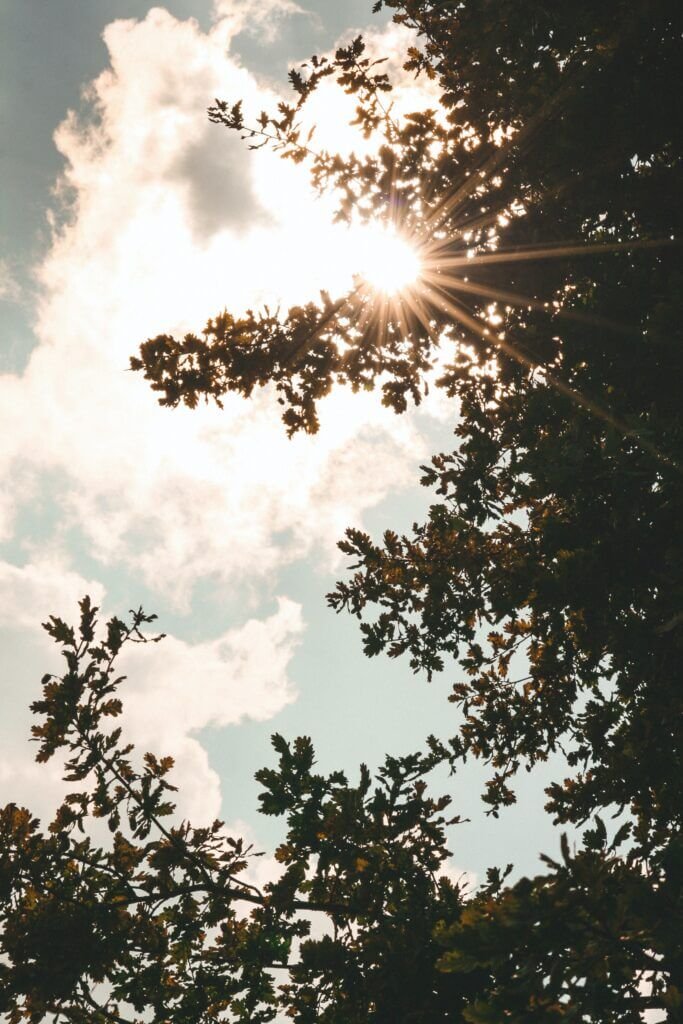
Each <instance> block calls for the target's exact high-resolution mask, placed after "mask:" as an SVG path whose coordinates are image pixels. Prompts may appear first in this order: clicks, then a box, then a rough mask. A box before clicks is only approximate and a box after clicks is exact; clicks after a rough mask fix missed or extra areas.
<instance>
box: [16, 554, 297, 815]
mask: <svg viewBox="0 0 683 1024" xmlns="http://www.w3.org/2000/svg"><path fill="white" fill-rule="evenodd" d="M86 593H89V594H90V595H91V597H92V599H93V601H94V602H95V603H97V604H100V603H101V602H102V601H103V600H104V599H105V592H104V587H103V586H102V585H101V583H99V582H98V581H97V580H88V579H85V578H84V577H83V576H81V575H80V574H79V573H76V572H73V571H69V570H67V569H65V568H64V567H63V566H61V565H60V564H59V563H58V562H56V561H52V562H43V563H27V564H26V565H24V566H21V567H20V566H15V565H11V564H10V563H7V562H0V605H1V606H2V607H3V609H4V614H3V623H2V626H3V629H4V631H5V632H6V633H7V631H9V630H14V631H20V637H19V643H18V644H17V646H19V645H20V650H21V661H22V668H21V669H20V672H19V674H17V675H14V673H12V675H11V676H10V674H9V673H8V677H7V678H6V680H5V687H4V693H3V705H4V707H3V722H4V724H5V726H11V727H12V728H11V730H9V731H8V735H7V736H6V737H5V752H7V745H8V743H9V744H10V746H11V748H12V756H11V757H4V758H2V759H0V794H1V796H0V799H2V798H3V797H5V798H6V799H7V800H10V799H11V800H13V801H15V802H17V801H20V802H21V801H26V802H28V803H29V804H31V798H33V800H34V805H35V801H36V800H37V802H38V805H39V809H40V812H41V813H42V814H43V815H45V814H48V815H49V813H50V812H51V810H52V809H54V806H55V805H56V803H57V801H58V799H59V798H60V796H61V795H62V794H63V792H64V787H63V786H62V785H61V782H60V775H59V766H58V764H57V762H54V763H53V764H51V765H50V766H48V767H47V768H46V769H42V768H41V767H40V766H37V765H35V764H34V763H33V761H32V754H33V750H32V748H30V747H29V745H28V743H27V742H26V739H27V738H28V734H29V716H28V714H27V702H28V701H29V700H31V699H34V698H35V697H37V696H38V679H39V678H40V676H41V675H42V674H43V673H44V672H45V671H49V670H52V671H53V672H55V673H59V672H60V671H61V670H62V664H61V660H60V659H59V658H58V655H57V649H56V648H55V647H54V645H53V643H52V641H51V640H50V639H49V638H48V637H47V635H45V638H44V639H41V634H40V632H37V631H36V626H37V624H38V623H39V622H41V621H45V620H47V618H48V617H49V615H50V614H51V613H53V612H54V611H55V610H58V612H59V614H60V616H61V617H62V618H64V619H66V621H67V622H70V623H75V622H77V621H78V601H79V600H80V599H81V597H83V595H84V594H86ZM303 630H304V624H303V620H302V615H301V608H300V606H299V605H298V604H296V603H295V602H293V601H291V600H289V599H288V598H280V599H278V601H277V607H276V609H275V611H274V612H273V613H272V614H271V615H270V616H268V617H267V618H265V619H261V620H258V619H251V620H249V621H247V622H246V623H244V624H243V625H242V626H240V627H237V628H228V629H226V630H225V631H224V632H223V633H222V634H221V635H219V636H218V637H216V638H214V639H213V640H211V641H208V642H203V643H194V644H192V643H188V642H186V641H184V640H181V639H179V638H178V637H176V636H172V635H171V636H166V637H165V638H164V640H163V641H161V642H160V643H158V644H146V645H135V646H133V647H130V646H129V647H128V648H124V651H123V652H122V654H121V655H120V657H119V661H118V669H119V670H120V672H121V673H122V674H125V675H127V677H128V678H127V680H126V681H125V682H124V683H123V684H121V688H120V696H121V698H122V700H123V703H124V719H123V725H124V728H125V731H126V735H127V737H128V738H129V739H130V740H132V741H133V742H134V743H136V744H137V745H138V747H139V753H140V754H141V753H143V752H144V751H146V750H152V751H154V752H155V753H157V754H159V755H164V754H168V753H170V754H171V755H172V756H173V757H174V758H175V759H176V769H175V772H174V781H176V782H177V783H178V784H179V788H180V796H179V810H180V813H182V814H183V815H184V816H187V817H190V818H191V820H192V821H193V822H206V821H211V820H213V819H214V818H215V817H216V816H217V815H218V814H219V811H220V802H221V794H220V781H219V779H218V776H217V774H216V772H215V771H214V770H213V769H212V768H211V767H210V764H209V760H208V757H207V754H206V751H205V750H204V749H203V747H202V746H201V742H200V738H199V734H200V732H201V730H202V729H204V728H207V727H208V726H218V727H220V726H226V725H236V724H238V723H239V722H241V721H243V720H244V719H245V718H250V719H253V720H256V721H263V720H266V719H269V718H272V717H274V716H275V715H277V714H278V712H279V711H281V710H282V709H283V708H284V707H285V706H286V705H287V704H289V703H291V701H293V700H294V699H295V697H296V689H295V686H294V684H293V682H292V681H291V680H290V678H289V674H288V673H289V664H290V661H291V659H292V656H293V654H294V652H295V650H296V647H297V645H298V643H299V642H300V640H301V637H302V634H303ZM15 643H16V639H15ZM48 646H49V648H51V650H50V651H48ZM36 669H37V670H36Z"/></svg>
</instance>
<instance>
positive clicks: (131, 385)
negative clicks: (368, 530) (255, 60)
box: [0, 2, 424, 817]
mask: <svg viewBox="0 0 683 1024" xmlns="http://www.w3.org/2000/svg"><path fill="white" fill-rule="evenodd" d="M294 6H295V5H293V4H291V3H286V2H279V3H278V2H274V3H270V4H268V3H265V2H263V3H260V4H257V5H256V6H254V5H253V4H249V5H245V4H240V3H226V2H222V3H220V4H218V5H217V6H216V10H215V14H216V19H217V20H216V22H215V24H214V26H213V27H212V29H211V30H210V31H208V32H203V31H202V30H201V29H200V27H199V25H198V24H197V22H195V21H193V20H188V21H179V20H177V19H175V18H174V17H173V16H172V15H171V14H169V13H168V12H167V11H165V10H163V9H162V8H154V9H152V10H151V11H150V12H149V14H148V15H147V17H146V18H144V19H143V20H141V21H135V20H120V21H116V22H114V23H112V24H110V25H109V26H108V27H107V29H106V31H105V33H104V41H105V44H106V47H107V50H108V54H109V66H108V67H107V69H106V70H105V71H103V72H102V74H101V75H99V76H98V78H97V79H96V80H95V81H94V82H93V83H91V85H90V86H89V87H88V89H87V91H86V94H85V101H86V108H87V109H86V116H85V118H83V119H79V118H78V117H77V116H76V115H75V114H69V116H68V117H66V119H65V120H64V122H63V123H62V125H61V126H60V127H59V129H58V131H57V133H56V136H55V141H56V144H57V147H58V149H59V151H60V153H61V154H62V157H63V160H64V172H63V174H62V176H61V179H60V182H59V185H58V188H57V191H56V194H57V196H58V197H60V202H61V203H62V204H63V207H62V209H61V214H60V216H59V217H57V218H55V224H59V225H61V226H59V227H55V229H54V238H53V242H52V245H51V248H50V250H49V252H48V253H47V255H46V257H45V258H44V260H43V261H42V263H41V265H40V266H39V267H38V268H36V280H37V282H38V287H39V292H40V299H39V304H38V307H37V310H36V316H35V324H36V327H35V334H36V347H35V349H34V351H33V353H32V355H31V358H30V361H29V363H28V366H27V368H26V370H25V371H24V372H23V373H22V374H21V375H17V374H5V375H2V376H0V432H1V434H2V438H3V445H2V447H1V448H0V480H1V481H2V486H1V487H0V540H2V541H5V542H11V543H13V544H14V545H15V549H16V550H18V551H21V550H22V548H23V551H24V554H25V553H26V551H29V552H30V561H29V562H27V563H26V564H24V565H23V566H18V565H11V564H9V563H5V564H4V565H0V597H2V598H3V606H4V608H5V612H4V620H5V622H4V624H5V626H6V627H9V628H11V629H13V630H15V634H14V636H15V640H14V641H13V643H14V644H15V648H14V649H15V650H18V649H19V648H18V647H17V646H16V645H17V644H20V645H24V647H23V648H22V656H25V657H28V656H27V655H26V651H27V650H28V641H27V640H26V638H25V636H24V634H25V633H26V630H27V628H29V627H31V628H33V629H34V630H36V635H38V636H40V633H39V631H38V630H37V623H38V622H39V621H40V620H41V619H44V618H45V617H46V616H47V615H48V614H50V613H52V612H56V613H58V614H60V615H64V616H66V615H68V613H69V609H70V608H74V610H75V602H76V600H77V599H78V598H79V597H80V596H82V594H83V593H84V592H86V591H89V592H90V593H91V594H92V595H93V596H94V597H95V599H96V600H101V599H102V598H103V597H104V596H105V595H104V588H103V585H102V582H100V580H104V581H105V582H106V581H107V580H108V579H109V578H110V577H111V576H112V574H127V578H128V579H129V580H130V586H131V588H132V587H133V586H134V585H135V584H136V583H138V582H139V584H141V585H142V584H144V585H146V586H147V587H149V588H151V589H153V590H154V591H155V592H156V593H157V594H158V595H160V596H161V598H162V599H165V600H167V601H168V602H169V603H170V604H173V605H175V607H176V609H179V610H181V611H183V612H189V611H190V610H191V607H192V603H191V602H192V595H193V588H194V587H195V585H196V584H197V583H198V581H201V580H205V579H207V578H210V579H211V580H212V581H215V582H218V583H219V584H220V583H222V584H224V585H227V584H228V583H229V585H230V588H231V591H232V592H233V593H236V594H238V596H239V600H240V601H241V602H242V604H243V606H245V605H248V604H249V602H250V601H251V600H252V597H253V598H254V601H253V605H254V609H255V608H256V606H257V598H258V599H260V598H262V597H266V598H270V596H271V591H272V590H273V589H275V586H276V585H275V580H276V573H277V570H279V569H280V568H282V567H283V566H285V565H287V564H290V563H291V562H292V561H293V560H294V559H298V558H301V557H303V556H307V555H311V553H313V552H318V553H320V552H322V553H323V555H324V557H325V558H326V559H327V560H328V562H330V561H331V560H332V559H333V558H334V557H335V542H336V540H337V539H338V537H339V536H340V534H341V533H342V531H343V529H344V527H345V526H346V525H348V524H349V523H354V522H355V523H357V522H359V521H360V520H361V519H362V516H363V514H364V513H365V512H366V511H367V510H368V509H369V508H371V507H372V506H373V505H375V504H376V503H378V502H379V501H381V500H382V499H383V498H385V497H386V496H387V495H388V494H390V493H392V492H393V493H395V492H396V490H397V489H398V488H400V487H402V486H404V485H406V486H407V485H408V484H409V483H412V482H413V479H414V472H415V465H416V464H417V463H418V461H419V460H420V458H422V457H423V456H424V444H423V440H422V438H421V436H420V433H419V431H418V429H417V428H416V425H415V422H414V421H413V420H411V418H410V417H407V416H406V417H401V418H396V417H394V415H393V414H392V413H390V412H388V411H387V410H385V409H383V408H382V407H381V404H380V402H379V400H378V398H377V397H376V396H373V395H368V394H365V395H355V396H354V395H350V394H349V393H346V392H344V391H338V392H337V393H336V394H334V395H333V396H331V397H330V398H329V400H328V401H327V402H326V403H325V404H324V407H323V409H322V415H321V422H322V426H321V431H320V434H319V435H318V436H316V437H314V438H307V437H297V438H296V439H294V440H293V441H289V440H288V439H287V438H286V436H285V433H284V429H283V427H282V424H281V421H280V410H279V407H278V406H277V403H276V402H275V400H274V398H273V396H272V395H271V394H270V393H269V392H268V391H267V390H266V391H262V392H260V393H259V394H257V395H255V396H254V397H253V398H252V399H251V400H250V401H249V402H245V401H243V400H241V399H239V398H237V397H236V396H231V397H230V398H229V399H228V401H227V402H226V405H225V409H224V410H223V411H220V410H216V409H213V408H208V407H207V408H201V409H199V410H196V411H194V412H190V411H188V410H185V409H178V410H166V409H161V408H159V406H158V405H157V403H156V400H155V398H154V396H153V395H152V394H151V392H150V391H149V389H148V387H147V386H146V384H145V383H144V381H142V380H141V379H140V378H139V377H138V376H137V375H132V374H130V373H128V372H126V367H127V361H128V356H129V355H130V354H132V353H134V352H135V351H136V348H137V345H138V343H139V342H140V341H141V340H144V338H146V337H148V336H150V335H154V334H157V333H160V332H164V331H169V332H183V331H186V330H197V329H198V328H200V327H201V325H202V324H203V323H204V322H205V320H206V319H207V318H208V317H209V316H212V315H214V314H215V313H216V312H217V311H219V310H220V309H222V308H224V307H225V306H227V307H229V308H231V309H232V310H234V311H238V312H239V311H240V310H244V309H246V308H248V307H250V306H258V305H260V304H262V303H264V302H266V301H270V302H273V303H277V302H280V303H283V304H287V303H295V302H301V301H306V300H308V299H310V298H311V297H315V295H316V294H317V290H318V289H319V288H321V287H326V288H330V289H331V290H333V291H334V290H336V289H339V288H342V287H344V286H345V285H346V284H347V283H349V282H350V280H351V276H352V273H353V272H354V271H355V269H356V267H355V257H356V253H355V251H354V244H356V243H355V242H354V241H353V239H352V238H351V237H350V236H349V235H348V233H346V234H345V233H344V230H343V229H342V228H341V227H340V226H338V225H336V226H335V225H334V224H333V222H332V212H333V209H332V200H331V199H325V198H322V199H314V198H313V197H312V194H311V191H310V187H309V183H308V180H307V175H306V172H305V170H304V169H302V168H300V167H295V166H293V165H291V164H289V165H288V164H285V163H283V162H282V161H281V160H279V159H278V158H277V156H276V155H274V154H272V153H269V152H266V151H261V152H258V153H253V152H249V151H248V150H246V149H245V147H244V146H242V145H240V142H239V139H236V138H235V137H233V136H231V135H230V134H229V133H228V132H226V131H225V130H222V129H221V128H219V127H216V126H211V125H209V124H208V123H207V121H206V118H205V115H204V113H203V112H204V109H205V107H206V106H207V104H209V103H211V102H212V101H213V98H214V97H215V96H221V97H226V98H228V99H233V98H234V99H236V98H238V97H243V98H244V100H245V112H246V113H247V116H252V115H253V114H254V113H256V112H258V111H259V110H260V109H262V108H263V107H269V108H271V109H272V108H273V107H274V105H275V104H276V102H277V99H278V97H277V96H276V95H275V94H274V93H273V92H272V91H269V88H268V87H266V86H264V85H263V84H262V83H260V82H259V81H257V79H256V78H255V77H254V76H253V75H251V74H250V73H249V72H248V71H247V70H246V69H245V68H244V67H242V66H241V65H240V64H239V62H238V61H237V59H235V58H233V57H231V55H230V51H229V43H230V40H231V38H232V35H234V33H235V32H236V31H238V30H239V26H240V25H241V26H242V28H243V27H244V25H245V22H244V18H245V16H246V13H247V8H248V11H249V13H250V14H253V15H254V17H255V18H256V20H257V21H258V20H259V19H261V20H262V21H263V23H264V24H266V22H267V19H268V18H269V17H270V16H271V15H272V16H274V15H276V14H287V13H296V12H295V10H294ZM240 19H242V20H241V21H240ZM329 113H330V111H328V114H329ZM332 114H334V111H332ZM46 493H47V494H49V502H48V504H49V510H50V515H49V516H46V517H44V518H45V522H44V523H43V525H42V529H41V530H40V531H36V530H34V531H33V532H32V533H30V535H29V533H27V532H26V530H25V528H24V526H23V523H24V519H26V520H27V521H28V518H29V516H28V513H29V512H32V506H33V504H35V503H36V499H37V495H43V496H44V495H45V494H46ZM318 557H319V555H318ZM16 561H21V559H20V558H19V557H18V556H17V558H16ZM81 565H87V566H88V569H87V571H82V572H79V571H78V569H79V566H81ZM92 576H95V577H97V578H96V579H94V580H93V579H92ZM118 610H119V611H120V609H118ZM301 630H302V625H301V620H300V612H299V610H298V607H297V606H295V605H294V604H293V603H292V602H291V601H288V600H287V599H286V598H283V599H281V601H280V603H279V605H278V609H277V611H276V612H275V613H274V614H273V615H271V616H270V617H269V618H266V619H265V620H263V621H258V620H256V619H254V620H253V621H250V622H248V623H247V624H246V625H242V626H240V628H239V629H236V630H231V629H227V630H225V631H224V632H223V633H222V634H221V635H219V636H216V637H215V638H214V639H212V640H211V641H208V642H206V643H203V644H190V643H187V642H185V641H183V640H181V639H179V638H177V637H176V638H169V639H168V640H167V641H166V642H165V643H164V644H163V645H161V646H160V647H159V648H158V649H157V648H154V649H151V648H150V649H149V650H147V651H146V652H145V653H144V654H143V653H136V655H135V657H134V658H132V660H131V662H130V665H129V674H130V677H131V683H130V685H129V687H128V689H127V691H126V692H127V694H128V697H129V703H130V708H129V710H128V712H127V721H128V722H129V724H130V727H131V729H133V731H134V732H135V735H136V736H137V737H138V738H139V740H140V742H143V741H145V739H146V737H147V738H149V739H150V740H152V739H153V740H155V741H159V742H161V741H164V743H163V745H165V746H167V748H168V752H170V753H173V754H174V755H175V756H176V757H177V759H178V764H179V768H178V772H179V775H180V778H181V779H182V786H183V790H184V792H185V793H186V798H187V800H188V801H189V804H191V806H192V807H193V817H195V816H196V812H197V809H198V808H199V809H200V813H201V814H202V815H204V816H211V815H213V814H215V813H216V810H217V807H218V801H219V795H220V794H219V784H218V779H217V777H216V776H215V773H213V772H212V770H211V768H210V765H209V763H208V758H207V756H206V753H205V751H204V750H203V748H202V746H201V742H200V735H199V734H200V731H201V729H202V728H205V727H206V726H207V725H224V724H227V723H231V722H237V721H240V720H242V718H244V717H245V716H251V717H255V718H264V717H268V716H272V715H274V714H276V713H277V711H278V710H279V709H280V708H282V707H283V706H284V705H285V704H286V703H288V702H289V701H290V700H292V699H293V698H294V694H295V688H294V686H293V684H292V683H291V682H290V680H289V679H288V676H287V665H288V663H289V660H290V658H291V655H292V652H293V650H294V647H295V645H296V643H297V642H298V639H299V638H300V635H301ZM16 631H19V632H16ZM20 634H21V636H20ZM17 637H20V639H18V640H17V639H16V638H17ZM31 642H33V641H31ZM36 642H38V641H36ZM38 643H39V645H40V644H42V641H40V642H38ZM34 646H35V645H34ZM40 650H41V652H42V651H43V650H44V648H43V647H42V646H41V647H40ZM41 657H42V654H41ZM145 659H147V660H145ZM34 660H35V659H34ZM29 661H30V659H29ZM27 664H28V661H27ZM31 664H33V662H31ZM46 667H48V668H49V666H46ZM44 670H45V669H44V668H42V671H44ZM15 678H16V679H18V678H19V677H15ZM25 701H26V692H25V691H24V690H22V688H21V686H20V685H19V684H17V685H12V686H8V687H7V691H6V695H5V702H6V703H5V707H7V706H9V705H10V704H12V702H14V703H15V704H16V703H17V702H21V703H22V706H25ZM6 720H7V721H9V719H8V718H7V717H6ZM22 729H23V726H22ZM22 735H23V732H22ZM21 770H23V769H21ZM16 771H20V766H19V761H17V768H16ZM26 771H27V772H28V769H27V770H26ZM22 777H24V776H22ZM32 778H33V776H32V775H31V774H30V772H28V774H26V773H25V779H26V780H29V782H30V780H31V779H32ZM23 784H24V783H22V785H23ZM28 784H29V783H28V782H27V783H26V785H28ZM8 785H9V783H8Z"/></svg>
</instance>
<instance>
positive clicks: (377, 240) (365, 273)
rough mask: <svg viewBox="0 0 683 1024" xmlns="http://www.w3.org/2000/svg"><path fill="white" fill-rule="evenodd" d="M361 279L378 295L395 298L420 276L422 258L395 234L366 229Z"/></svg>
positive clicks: (386, 230) (383, 229) (389, 230)
mask: <svg viewBox="0 0 683 1024" xmlns="http://www.w3.org/2000/svg"><path fill="white" fill-rule="evenodd" d="M361 246H362V251H361V253H360V256H361V267H360V272H361V276H362V277H363V278H365V280H366V281H367V282H368V284H369V285H370V286H371V287H372V288H374V289H375V290H376V291H378V292H384V294H385V295H395V294H396V293H397V292H400V291H402V290H403V289H405V288H408V287H409V286H410V285H411V284H414V282H415V281H416V280H417V278H418V277H419V275H420V270H421V263H420V258H419V256H418V255H417V253H416V252H415V250H414V249H413V248H412V246H411V245H410V244H409V243H408V242H407V241H406V240H405V239H404V238H401V236H400V235H399V234H397V232H396V231H394V230H393V229H391V228H386V227H373V228H367V229H365V230H364V231H363V233H362V240H361Z"/></svg>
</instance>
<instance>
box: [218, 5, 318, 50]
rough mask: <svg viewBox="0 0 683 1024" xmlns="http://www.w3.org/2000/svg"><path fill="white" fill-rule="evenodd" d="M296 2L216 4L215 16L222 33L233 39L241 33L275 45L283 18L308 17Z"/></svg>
mask: <svg viewBox="0 0 683 1024" xmlns="http://www.w3.org/2000/svg"><path fill="white" fill-rule="evenodd" d="M308 13H309V12H307V11H306V10H305V9H304V8H303V7H300V6H299V4H297V3H294V2H293V0H214V4H213V16H214V20H215V21H216V22H217V23H218V27H219V28H220V29H221V30H222V31H226V30H227V31H228V32H229V34H230V35H231V36H233V35H237V34H238V33H240V32H249V33H250V34H251V35H259V36H261V37H262V38H264V40H265V41H267V42H271V41H272V40H273V39H274V38H275V37H276V35H277V30H278V24H279V22H280V21H281V20H282V19H283V18H291V17H292V16H293V15H295V14H308Z"/></svg>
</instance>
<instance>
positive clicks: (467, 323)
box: [425, 283, 683, 473]
mask: <svg viewBox="0 0 683 1024" xmlns="http://www.w3.org/2000/svg"><path fill="white" fill-rule="evenodd" d="M425 291H426V292H428V293H429V292H431V293H432V294H431V298H432V301H433V302H434V303H435V305H440V306H441V308H442V309H444V310H445V311H446V312H448V313H449V314H450V315H451V316H452V317H454V319H456V320H457V321H458V322H459V323H461V324H462V325H463V327H466V328H467V329H468V330H469V331H472V333H474V334H477V335H478V336H479V337H480V338H481V339H482V340H483V341H485V342H487V343H488V344H489V345H491V346H492V347H493V348H498V349H500V350H501V351H502V352H505V354H506V355H509V356H510V357H511V358H512V359H515V360H516V361H517V362H519V363H521V364H522V365H523V366H526V367H527V368H528V369H530V370H538V371H541V372H542V373H543V375H544V378H545V380H546V381H547V383H548V384H549V385H550V386H551V387H552V388H554V389H555V390H556V391H558V392H559V393H560V394H562V395H564V396H565V397H566V398H569V399H570V400H571V401H572V402H574V403H575V404H576V405H579V406H581V407H582V408H583V409H586V411H588V412H591V413H592V414H593V415H594V416H596V417H598V418H599V419H601V420H603V422H605V423H608V424H609V425H610V426H612V427H614V429H615V430H617V431H618V432H619V433H620V434H622V435H623V436H624V437H630V438H633V440H634V441H636V442H637V443H638V444H639V445H640V447H641V448H642V449H643V450H644V451H646V452H648V454H650V455H652V456H653V457H654V458H655V459H657V461H658V462H662V463H664V464H666V465H668V466H670V467H672V468H673V469H675V470H676V471H677V472H679V473H683V466H681V464H680V463H679V462H678V461H677V460H675V459H672V458H671V457H670V456H668V455H665V454H664V453H663V452H662V451H660V449H659V448H658V447H657V446H656V445H654V444H653V443H652V442H651V441H649V440H648V439H647V438H645V437H643V435H642V434H641V432H640V431H638V430H636V429H635V428H634V427H631V426H629V425H628V424H627V423H625V422H624V421H623V420H622V419H620V418H619V417H618V416H615V415H614V413H612V412H611V411H610V410H609V409H606V408H605V407H604V406H603V405H601V404H600V403H599V402H597V401H596V400H595V399H593V398H590V397H588V396H587V395H584V394H583V393H582V392H581V391H577V390H576V389H575V388H572V387H570V386H569V385H568V384H565V382H564V381H563V380H561V378H559V377H556V376H555V374H553V373H551V372H550V371H549V370H548V368H547V367H546V366H544V365H543V364H542V363H537V362H536V361H535V360H533V359H530V358H529V356H527V355H525V354H524V353H523V352H522V351H521V349H519V348H518V347H517V346H516V345H515V344H514V343H513V342H510V341H508V340H507V339H506V338H505V337H504V336H503V335H502V334H496V333H495V332H493V331H491V330H490V329H488V328H486V327H483V326H482V324H481V323H480V322H479V321H477V320H476V319H475V317H473V316H471V314H469V313H468V312H467V311H466V310H465V309H463V308H462V306H460V305H459V304H456V303H455V302H453V301H452V298H451V297H449V296H448V294H447V293H445V292H443V291H442V289H441V288H440V287H438V286H430V285H427V284H426V283H425Z"/></svg>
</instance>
